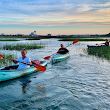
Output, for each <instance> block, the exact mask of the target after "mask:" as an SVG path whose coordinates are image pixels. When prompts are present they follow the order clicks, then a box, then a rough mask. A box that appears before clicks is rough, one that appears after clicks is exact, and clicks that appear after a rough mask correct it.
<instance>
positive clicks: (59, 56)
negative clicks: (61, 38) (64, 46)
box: [51, 53, 70, 63]
mask: <svg viewBox="0 0 110 110" xmlns="http://www.w3.org/2000/svg"><path fill="white" fill-rule="evenodd" d="M69 57H70V55H69V53H66V54H55V55H53V57H52V58H51V61H52V63H56V62H60V61H63V60H65V59H67V58H69Z"/></svg>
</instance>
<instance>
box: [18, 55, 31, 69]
mask: <svg viewBox="0 0 110 110" xmlns="http://www.w3.org/2000/svg"><path fill="white" fill-rule="evenodd" d="M17 61H19V66H18V68H17V69H23V68H29V67H30V65H26V64H23V63H20V62H25V63H29V62H31V60H30V58H29V57H25V59H24V60H23V59H22V57H20V58H18V60H17Z"/></svg>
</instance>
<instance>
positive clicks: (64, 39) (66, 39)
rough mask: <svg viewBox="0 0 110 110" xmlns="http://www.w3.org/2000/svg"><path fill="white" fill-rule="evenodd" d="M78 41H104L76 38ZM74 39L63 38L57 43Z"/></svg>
mask: <svg viewBox="0 0 110 110" xmlns="http://www.w3.org/2000/svg"><path fill="white" fill-rule="evenodd" d="M77 39H78V40H79V41H105V39H93V38H92V39H88V38H77ZM74 40H76V39H74V38H63V39H60V40H59V41H74Z"/></svg>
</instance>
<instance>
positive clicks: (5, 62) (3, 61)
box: [0, 54, 17, 67]
mask: <svg viewBox="0 0 110 110" xmlns="http://www.w3.org/2000/svg"><path fill="white" fill-rule="evenodd" d="M2 56H4V57H5V58H9V59H17V56H15V55H6V54H2ZM5 58H3V59H0V67H5V66H10V65H13V64H14V63H13V62H12V61H11V60H8V59H5Z"/></svg>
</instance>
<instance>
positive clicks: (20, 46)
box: [2, 43, 44, 50]
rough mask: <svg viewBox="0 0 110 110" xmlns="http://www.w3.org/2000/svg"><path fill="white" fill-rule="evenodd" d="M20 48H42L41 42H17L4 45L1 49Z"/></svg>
mask: <svg viewBox="0 0 110 110" xmlns="http://www.w3.org/2000/svg"><path fill="white" fill-rule="evenodd" d="M22 48H25V49H27V50H29V49H40V48H44V46H42V45H41V44H35V43H34V44H17V45H4V46H3V47H2V49H4V50H21V49H22Z"/></svg>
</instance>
